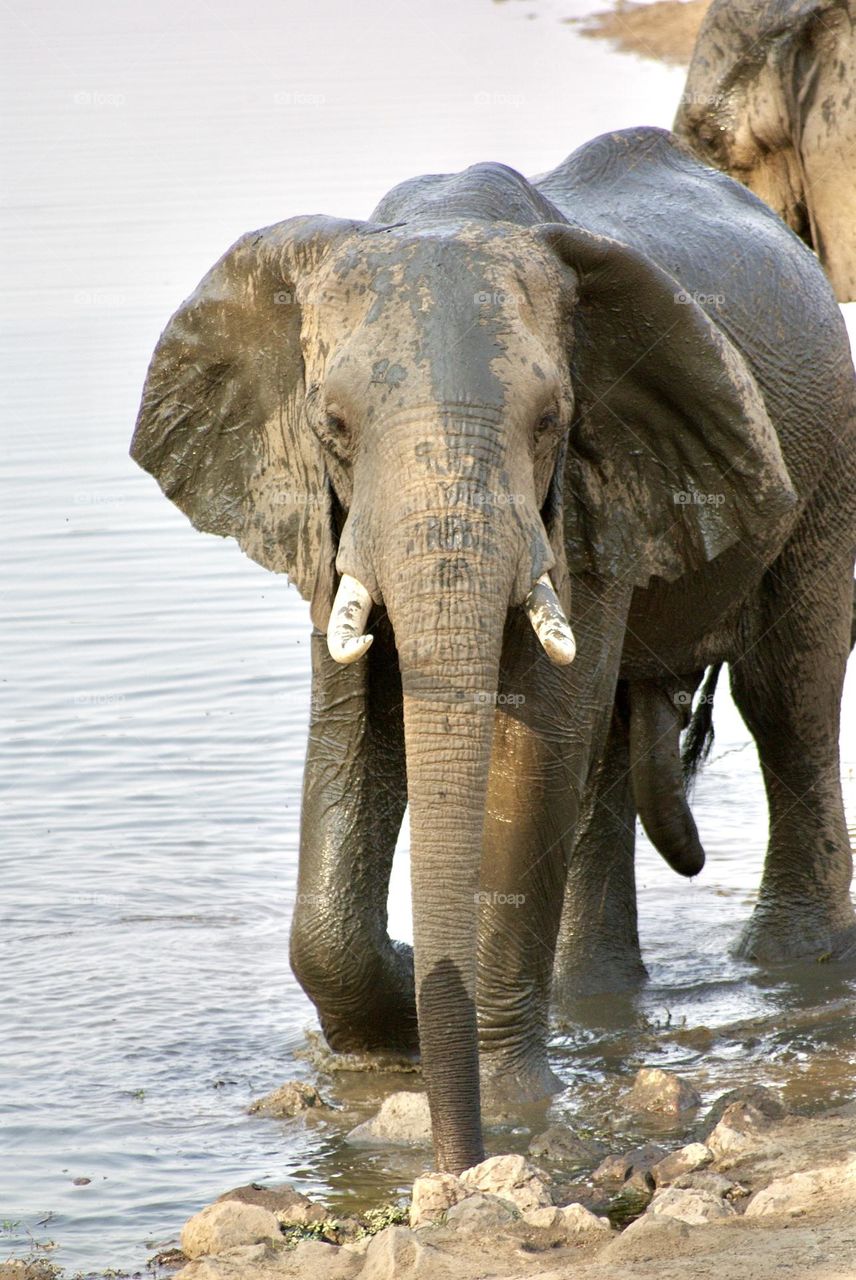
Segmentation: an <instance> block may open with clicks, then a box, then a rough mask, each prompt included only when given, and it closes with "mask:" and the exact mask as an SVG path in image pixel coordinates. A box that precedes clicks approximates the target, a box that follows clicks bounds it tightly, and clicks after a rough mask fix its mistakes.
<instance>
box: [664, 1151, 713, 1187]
mask: <svg viewBox="0 0 856 1280" xmlns="http://www.w3.org/2000/svg"><path fill="white" fill-rule="evenodd" d="M712 1162H713V1152H712V1151H711V1149H710V1147H707V1146H705V1144H704V1143H703V1142H690V1143H689V1144H688V1145H687V1146H686V1147H680V1148H679V1149H678V1150H677V1151H673V1152H672V1154H671V1155H669V1156H666V1158H665V1160H659V1161H658V1162H657V1164H655V1165H654V1167H653V1168H652V1170H651V1174H652V1176H653V1178H654V1183H655V1185H656V1186H658V1187H666V1186H669V1185H670V1184H671V1183H673V1182H674V1181H675V1179H676V1178H681V1177H683V1176H684V1175H685V1174H687V1173H695V1171H696V1169H703V1168H704V1167H705V1165H708V1164H711V1163H712Z"/></svg>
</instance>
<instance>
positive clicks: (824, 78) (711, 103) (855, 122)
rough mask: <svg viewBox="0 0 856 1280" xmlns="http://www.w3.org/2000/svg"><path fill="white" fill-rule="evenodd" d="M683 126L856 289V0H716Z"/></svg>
mask: <svg viewBox="0 0 856 1280" xmlns="http://www.w3.org/2000/svg"><path fill="white" fill-rule="evenodd" d="M674 130H675V132H676V133H677V134H678V135H679V136H680V137H682V138H683V139H684V140H685V141H686V142H687V143H689V145H690V146H691V147H692V148H693V150H694V151H695V152H696V154H697V155H698V156H699V157H700V158H701V159H702V160H704V161H705V162H706V163H707V164H712V165H714V166H715V167H716V168H718V169H723V170H725V172H726V173H730V174H731V176H732V177H734V178H737V179H738V180H739V181H740V182H743V183H745V185H746V186H747V187H749V188H750V189H751V190H752V191H754V192H755V193H756V195H759V196H760V197H761V199H762V200H765V201H766V202H767V204H769V206H770V208H771V209H774V210H775V211H776V213H778V214H779V216H780V217H781V218H783V219H784V220H785V222H787V223H788V225H789V226H790V227H792V228H793V230H794V231H796V232H797V234H798V235H799V236H801V237H802V239H803V240H804V241H805V242H806V244H808V245H809V246H810V247H811V248H812V249H814V250H815V252H816V253H817V254H818V256H819V257H820V260H821V262H822V263H823V265H824V268H825V269H826V272H827V274H828V275H829V278H830V279H831V280H832V283H833V286H834V288H835V292H836V295H837V297H838V300H839V301H840V302H852V301H854V300H856V3H854V0H761V3H759V2H758V0H713V4H711V6H710V9H709V10H708V12H707V14H706V16H705V19H704V21H703V23H702V25H701V29H700V31H699V34H698V38H697V40H696V44H695V49H694V52H693V57H692V62H691V64H690V69H689V73H688V75H687V81H686V86H685V88H684V92H683V95H682V97H681V104H680V107H679V109H678V113H677V115H676V117H675V123H674Z"/></svg>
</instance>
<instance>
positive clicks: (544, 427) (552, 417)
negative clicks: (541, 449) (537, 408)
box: [535, 409, 559, 440]
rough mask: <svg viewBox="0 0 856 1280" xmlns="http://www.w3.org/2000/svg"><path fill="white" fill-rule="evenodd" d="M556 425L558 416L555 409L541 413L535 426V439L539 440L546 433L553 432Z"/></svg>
mask: <svg viewBox="0 0 856 1280" xmlns="http://www.w3.org/2000/svg"><path fill="white" fill-rule="evenodd" d="M558 425H559V415H558V413H557V412H556V411H555V409H551V410H549V411H548V412H547V413H542V414H541V417H540V418H539V419H538V421H537V422H536V424H535V439H536V440H540V438H541V436H543V435H546V433H547V432H548V431H553V430H554V429H555V428H556V427H557V426H558Z"/></svg>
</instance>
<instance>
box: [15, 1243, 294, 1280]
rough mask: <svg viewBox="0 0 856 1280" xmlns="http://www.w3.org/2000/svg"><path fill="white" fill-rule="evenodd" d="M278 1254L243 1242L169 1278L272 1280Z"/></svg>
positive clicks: (271, 1249)
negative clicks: (249, 1279)
mask: <svg viewBox="0 0 856 1280" xmlns="http://www.w3.org/2000/svg"><path fill="white" fill-rule="evenodd" d="M281 1257H282V1251H281V1250H280V1249H276V1250H274V1248H273V1246H271V1245H267V1244H245V1245H242V1246H241V1247H240V1248H238V1249H227V1250H226V1252H225V1253H218V1254H217V1256H216V1257H213V1258H197V1259H196V1261H195V1262H189V1263H188V1264H187V1266H186V1267H182V1268H181V1270H180V1271H176V1272H175V1274H174V1276H173V1277H172V1280H247V1277H249V1276H252V1277H253V1280H273V1277H274V1276H275V1275H276V1276H281V1275H282V1271H281V1269H280V1265H279V1263H280V1259H281ZM274 1268H276V1271H274ZM22 1280H24V1277H22Z"/></svg>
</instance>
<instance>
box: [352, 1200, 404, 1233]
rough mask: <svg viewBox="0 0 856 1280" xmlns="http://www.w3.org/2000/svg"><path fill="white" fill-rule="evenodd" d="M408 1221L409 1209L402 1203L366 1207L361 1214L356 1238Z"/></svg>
mask: <svg viewBox="0 0 856 1280" xmlns="http://www.w3.org/2000/svg"><path fill="white" fill-rule="evenodd" d="M409 1221H410V1211H409V1209H408V1208H406V1207H405V1206H404V1205H400V1204H381V1205H378V1207H377V1208H376V1209H367V1210H366V1212H365V1213H364V1214H362V1216H361V1223H360V1229H359V1231H358V1232H357V1238H358V1239H359V1238H360V1237H361V1236H376V1235H377V1234H378V1232H379V1231H383V1230H385V1228H386V1227H394V1226H397V1225H398V1224H399V1223H405V1224H407V1223H408V1222H409Z"/></svg>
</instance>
